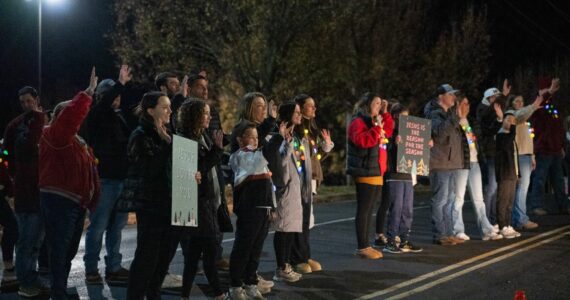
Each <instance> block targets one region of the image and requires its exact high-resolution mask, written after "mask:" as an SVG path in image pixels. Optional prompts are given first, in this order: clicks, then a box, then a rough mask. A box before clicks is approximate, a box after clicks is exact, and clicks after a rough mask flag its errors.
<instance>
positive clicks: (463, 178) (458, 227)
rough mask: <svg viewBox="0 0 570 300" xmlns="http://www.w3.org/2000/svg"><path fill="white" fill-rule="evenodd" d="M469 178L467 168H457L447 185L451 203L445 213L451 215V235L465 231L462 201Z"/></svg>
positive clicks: (463, 200)
mask: <svg viewBox="0 0 570 300" xmlns="http://www.w3.org/2000/svg"><path fill="white" fill-rule="evenodd" d="M468 178H469V170H468V169H461V170H457V171H456V173H455V176H454V178H453V180H452V184H451V186H450V187H449V202H450V203H452V205H450V206H449V207H448V208H447V209H448V211H447V213H448V214H449V215H451V224H452V226H451V229H452V233H453V235H456V234H460V233H465V224H464V223H463V203H464V202H465V190H466V189H467V179H468Z"/></svg>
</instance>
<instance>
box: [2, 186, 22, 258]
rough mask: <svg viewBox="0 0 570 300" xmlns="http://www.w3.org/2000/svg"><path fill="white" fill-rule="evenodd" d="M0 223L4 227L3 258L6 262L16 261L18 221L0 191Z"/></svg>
mask: <svg viewBox="0 0 570 300" xmlns="http://www.w3.org/2000/svg"><path fill="white" fill-rule="evenodd" d="M0 225H2V227H4V235H3V236H2V244H1V245H2V260H3V261H5V262H13V261H14V247H15V245H16V241H17V240H18V222H17V221H16V217H15V216H14V211H13V210H12V208H11V207H10V205H9V204H8V201H6V199H5V198H4V193H3V192H2V191H0Z"/></svg>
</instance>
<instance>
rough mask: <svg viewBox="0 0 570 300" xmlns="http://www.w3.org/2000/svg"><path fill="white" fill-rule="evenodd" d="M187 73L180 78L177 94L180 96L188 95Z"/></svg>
mask: <svg viewBox="0 0 570 300" xmlns="http://www.w3.org/2000/svg"><path fill="white" fill-rule="evenodd" d="M188 89H189V87H188V75H184V78H183V79H182V83H180V89H179V90H178V94H180V95H182V97H184V98H186V97H188Z"/></svg>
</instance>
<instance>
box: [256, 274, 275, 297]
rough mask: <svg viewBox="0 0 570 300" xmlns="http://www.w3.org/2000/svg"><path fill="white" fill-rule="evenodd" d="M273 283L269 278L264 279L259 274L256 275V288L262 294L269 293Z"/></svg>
mask: <svg viewBox="0 0 570 300" xmlns="http://www.w3.org/2000/svg"><path fill="white" fill-rule="evenodd" d="M274 285H275V283H273V281H271V280H265V279H263V277H261V276H260V275H259V274H258V275H257V290H258V291H259V292H260V293H261V294H262V295H265V294H269V293H271V288H272V287H273V286H274Z"/></svg>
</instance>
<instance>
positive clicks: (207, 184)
mask: <svg viewBox="0 0 570 300" xmlns="http://www.w3.org/2000/svg"><path fill="white" fill-rule="evenodd" d="M202 136H203V137H204V141H205V142H206V144H205V145H204V144H203V143H202V142H200V141H199V140H196V139H193V140H196V141H197V142H198V171H200V173H201V175H202V181H201V183H200V184H199V185H198V227H187V230H188V233H189V234H191V235H192V236H200V237H214V238H215V237H216V236H217V234H219V233H220V231H221V230H220V220H218V213H219V212H218V210H219V209H224V210H225V211H226V215H227V204H226V198H225V193H224V185H223V178H222V172H221V168H220V164H221V163H222V154H223V150H222V149H220V148H218V147H217V146H216V145H215V144H214V143H213V142H212V140H211V139H210V138H209V137H208V135H207V134H203V135H202ZM212 168H215V169H216V173H217V178H218V182H217V184H218V185H219V187H220V196H221V204H220V206H219V207H215V203H216V194H215V190H214V181H213V174H212Z"/></svg>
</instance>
